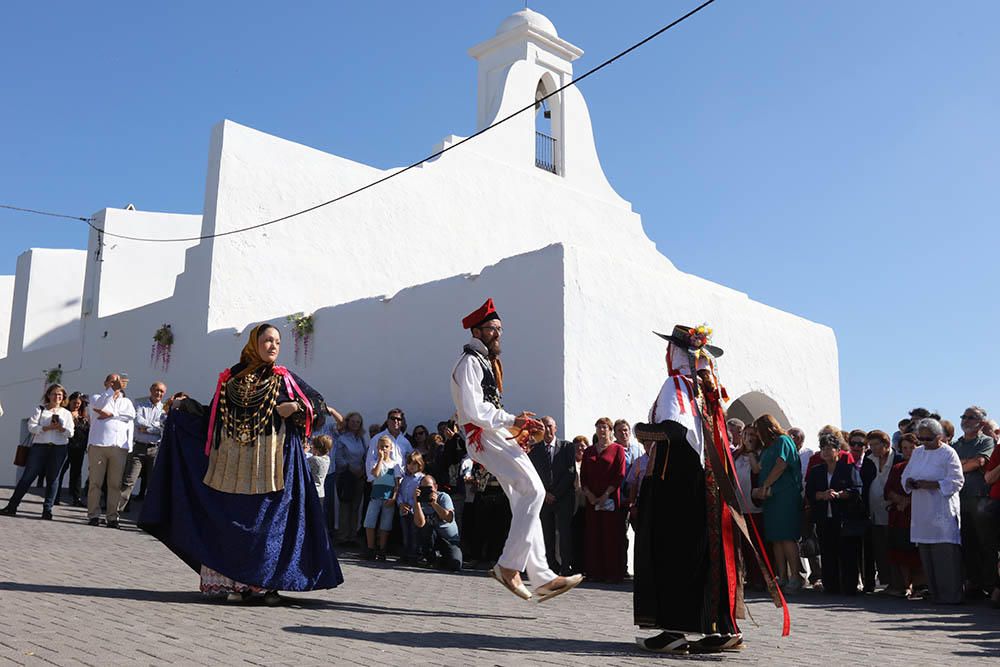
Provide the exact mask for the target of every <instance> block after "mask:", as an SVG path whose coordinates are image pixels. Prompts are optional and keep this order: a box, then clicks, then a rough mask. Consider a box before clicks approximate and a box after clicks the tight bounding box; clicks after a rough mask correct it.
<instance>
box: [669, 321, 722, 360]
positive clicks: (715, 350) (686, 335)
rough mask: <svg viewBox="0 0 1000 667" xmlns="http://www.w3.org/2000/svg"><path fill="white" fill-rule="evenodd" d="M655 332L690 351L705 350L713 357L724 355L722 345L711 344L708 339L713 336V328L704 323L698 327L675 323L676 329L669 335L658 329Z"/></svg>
mask: <svg viewBox="0 0 1000 667" xmlns="http://www.w3.org/2000/svg"><path fill="white" fill-rule="evenodd" d="M653 333H655V334H656V335H657V336H659V337H660V338H662V339H663V340H666V341H670V342H671V343H673V344H674V345H677V346H679V347H681V348H684V349H685V350H687V351H688V352H697V351H699V350H704V351H706V352H708V353H709V354H711V355H712V356H713V357H716V358H718V357H721V356H722V348H721V347H716V346H715V345H709V343H708V341H709V340H711V338H712V329H711V328H709V327H707V326H705V325H704V324H700V325H698V326H696V327H691V326H687V325H685V324H677V325H674V330H673V331H671V332H670V334H669V335H667V334H661V333H659V332H657V331H654V332H653Z"/></svg>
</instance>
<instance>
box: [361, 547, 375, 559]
mask: <svg viewBox="0 0 1000 667" xmlns="http://www.w3.org/2000/svg"><path fill="white" fill-rule="evenodd" d="M363 557H364V559H365V560H375V550H374V549H365V552H364V554H363Z"/></svg>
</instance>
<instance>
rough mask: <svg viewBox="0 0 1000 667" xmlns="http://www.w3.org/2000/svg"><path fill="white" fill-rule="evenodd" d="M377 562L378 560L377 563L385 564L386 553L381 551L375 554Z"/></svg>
mask: <svg viewBox="0 0 1000 667" xmlns="http://www.w3.org/2000/svg"><path fill="white" fill-rule="evenodd" d="M375 560H377V561H379V562H381V563H384V562H385V552H384V551H381V550H379V551H377V552H375Z"/></svg>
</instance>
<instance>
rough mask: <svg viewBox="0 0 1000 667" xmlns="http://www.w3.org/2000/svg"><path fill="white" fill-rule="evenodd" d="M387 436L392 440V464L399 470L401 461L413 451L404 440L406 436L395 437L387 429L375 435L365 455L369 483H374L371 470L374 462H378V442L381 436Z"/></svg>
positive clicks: (408, 442)
mask: <svg viewBox="0 0 1000 667" xmlns="http://www.w3.org/2000/svg"><path fill="white" fill-rule="evenodd" d="M383 435H385V436H388V438H389V439H390V440H392V459H391V460H392V463H393V465H397V466H399V467H400V468H403V461H405V460H406V455H407V454H409V453H410V452H412V451H413V447H412V446H411V445H410V441H409V440H407V439H406V436H405V435H403V434H402V433H400V434H399V435H397V436H396V437H393V436H392V433H389V429H386V430H384V431H382V432H381V433H376V434H375V435H374V436H373V437H372V439H371V441H369V443H368V453H367V454H366V455H365V474H366V475H367V476H368V481H369V482H374V481H375V478H374V477H373V476H372V468H374V467H375V462H376V461H378V441H379V439H380V438H381V437H382V436H383Z"/></svg>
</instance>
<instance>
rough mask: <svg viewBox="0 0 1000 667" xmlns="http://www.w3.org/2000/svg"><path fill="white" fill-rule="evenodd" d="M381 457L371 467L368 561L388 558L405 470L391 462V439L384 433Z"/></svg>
mask: <svg viewBox="0 0 1000 667" xmlns="http://www.w3.org/2000/svg"><path fill="white" fill-rule="evenodd" d="M376 447H377V450H376V451H377V452H378V459H377V460H376V461H375V465H374V466H373V467H372V470H371V473H372V477H374V478H375V479H374V481H373V482H372V495H371V500H370V501H369V503H368V511H367V512H365V522H364V526H365V538H366V539H367V544H368V550H367V553H366V554H365V557H366V558H367V559H368V560H380V561H384V560H385V545H386V544H387V543H388V542H389V533H390V532H391V531H392V515H393V514H395V509H396V498H397V497H398V496H399V482H400V479H401V478H402V477H403V471H402V469H401V468H400V467H399V465H397V464H395V463H393V461H392V448H393V444H392V439H391V438H390V437H389V436H387V435H383V436H382V437H381V438H379V439H378V443H377V444H376ZM376 527H377V528H378V550H377V551H376V550H375V529H376Z"/></svg>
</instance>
